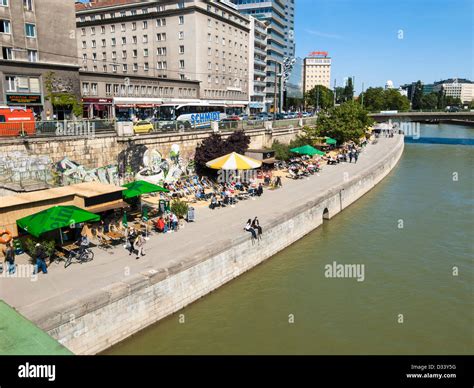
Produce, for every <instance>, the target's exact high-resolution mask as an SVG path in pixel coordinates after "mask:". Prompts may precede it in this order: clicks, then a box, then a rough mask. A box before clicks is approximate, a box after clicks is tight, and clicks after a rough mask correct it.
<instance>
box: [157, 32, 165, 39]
mask: <svg viewBox="0 0 474 388" xmlns="http://www.w3.org/2000/svg"><path fill="white" fill-rule="evenodd" d="M156 40H158V41H164V40H166V32H162V33H160V34H156Z"/></svg>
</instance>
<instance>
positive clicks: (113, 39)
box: [111, 38, 116, 47]
mask: <svg viewBox="0 0 474 388" xmlns="http://www.w3.org/2000/svg"><path fill="white" fill-rule="evenodd" d="M111 41H112V46H114V47H115V43H116V42H115V38H112V39H111Z"/></svg>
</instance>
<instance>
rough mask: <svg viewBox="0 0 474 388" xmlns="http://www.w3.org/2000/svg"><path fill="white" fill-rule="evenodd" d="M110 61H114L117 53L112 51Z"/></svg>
mask: <svg viewBox="0 0 474 388" xmlns="http://www.w3.org/2000/svg"><path fill="white" fill-rule="evenodd" d="M112 59H113V60H114V61H115V60H116V59H117V51H112Z"/></svg>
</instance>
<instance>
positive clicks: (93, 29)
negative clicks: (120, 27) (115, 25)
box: [91, 27, 95, 35]
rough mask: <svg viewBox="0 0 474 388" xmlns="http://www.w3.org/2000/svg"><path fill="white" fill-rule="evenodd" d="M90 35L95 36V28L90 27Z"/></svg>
mask: <svg viewBox="0 0 474 388" xmlns="http://www.w3.org/2000/svg"><path fill="white" fill-rule="evenodd" d="M91 35H95V27H91Z"/></svg>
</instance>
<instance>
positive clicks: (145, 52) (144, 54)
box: [143, 48, 148, 57]
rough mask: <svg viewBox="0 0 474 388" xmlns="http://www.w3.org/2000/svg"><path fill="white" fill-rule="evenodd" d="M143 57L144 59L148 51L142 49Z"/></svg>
mask: <svg viewBox="0 0 474 388" xmlns="http://www.w3.org/2000/svg"><path fill="white" fill-rule="evenodd" d="M143 56H144V57H147V56H148V49H147V48H146V49H143Z"/></svg>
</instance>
